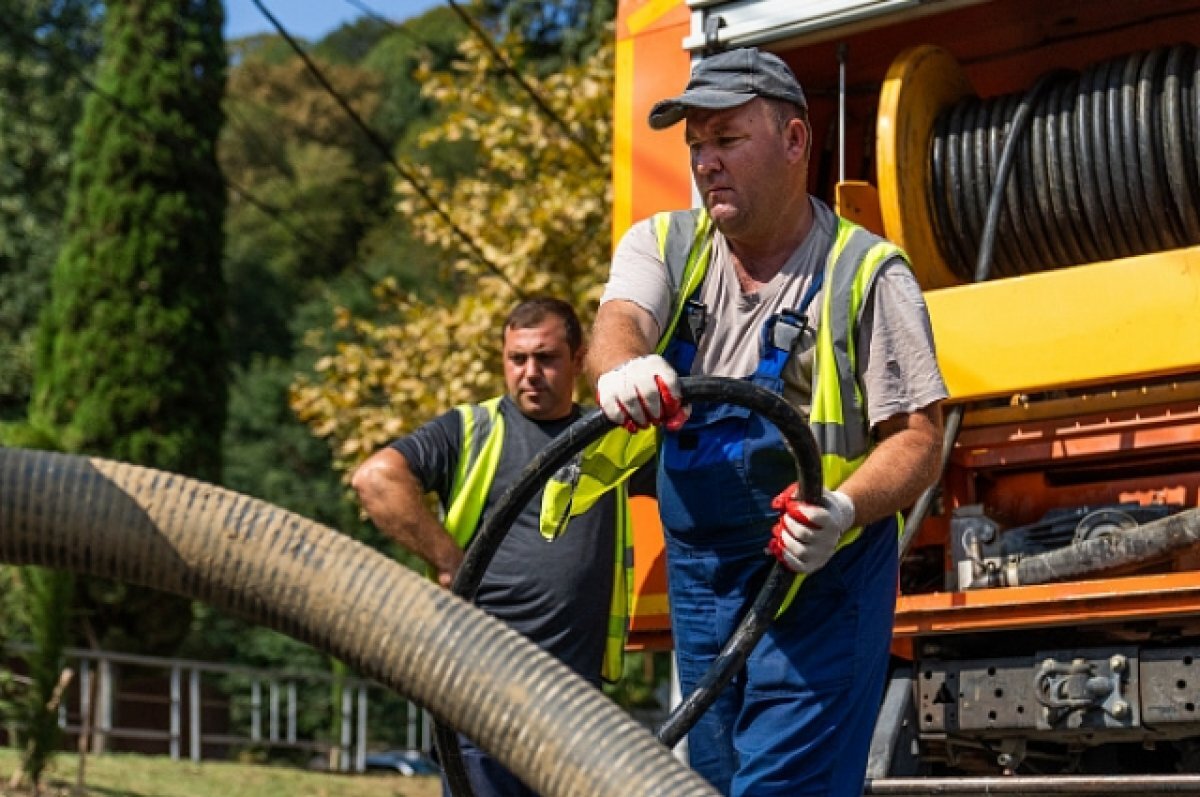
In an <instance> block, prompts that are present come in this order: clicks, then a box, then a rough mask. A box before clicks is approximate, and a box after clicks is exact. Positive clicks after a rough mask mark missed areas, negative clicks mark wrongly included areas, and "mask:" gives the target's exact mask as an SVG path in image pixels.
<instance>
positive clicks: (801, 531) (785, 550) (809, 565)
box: [767, 484, 854, 574]
mask: <svg viewBox="0 0 1200 797" xmlns="http://www.w3.org/2000/svg"><path fill="white" fill-rule="evenodd" d="M821 502H822V504H823V505H819V504H809V503H805V502H804V501H802V500H800V498H799V497H798V494H797V490H796V485H795V484H793V485H791V486H790V487H788V488H787V489H786V490H784V491H783V492H781V493H780V494H779V495H777V496H775V500H773V501H772V502H771V507H772V508H773V509H778V510H779V511H780V513H781V514H780V516H779V521H778V522H777V523H776V524H775V528H773V529H772V530H771V533H772V535H773V536H772V539H771V542H770V543H768V545H767V551H768V553H770V554H771V555H772V556H774V557H775V558H776V559H778V560H779V561H780V562H782V563H783V565H784V566H785V567H787V568H788V569H789V570H791V571H792V572H793V573H806V574H811V573H815V572H817V571H818V570H820V569H821V568H822V567H824V566H825V565H826V563H827V562H829V559H830V558H831V557H832V556H833V552H834V551H835V550H836V549H837V543H838V540H839V539H841V536H842V535H843V534H845V533H846V531H847V530H849V529H850V528H851V527H852V526H853V525H854V502H853V501H851V500H850V497H849V496H848V495H846V494H845V493H842V492H838V491H837V490H825V492H824V494H823V495H822V498H821Z"/></svg>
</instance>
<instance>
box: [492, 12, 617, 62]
mask: <svg viewBox="0 0 1200 797" xmlns="http://www.w3.org/2000/svg"><path fill="white" fill-rule="evenodd" d="M476 8H477V9H479V11H480V12H481V13H482V14H483V16H484V18H485V19H486V20H489V21H490V22H491V25H492V27H494V28H495V29H496V30H498V31H500V32H501V33H502V34H504V35H506V36H507V37H510V38H513V39H518V40H520V41H521V42H522V45H523V46H522V49H523V52H524V53H525V54H526V56H527V57H528V58H529V59H530V61H531V62H533V63H536V64H538V65H540V67H541V68H542V69H545V70H557V69H561V68H563V67H564V66H565V65H567V64H572V63H579V62H580V61H582V60H585V59H587V58H589V57H591V55H592V54H593V53H594V52H595V51H596V49H597V48H598V47H599V46H601V43H603V42H604V41H605V40H606V31H607V28H608V26H609V25H610V24H611V23H612V20H613V17H614V15H615V13H616V0H479V2H478V3H477V5H476Z"/></svg>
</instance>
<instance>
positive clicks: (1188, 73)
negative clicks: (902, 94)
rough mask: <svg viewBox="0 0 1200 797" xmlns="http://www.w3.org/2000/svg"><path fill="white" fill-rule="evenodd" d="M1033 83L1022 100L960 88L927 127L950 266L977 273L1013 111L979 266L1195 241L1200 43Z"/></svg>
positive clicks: (965, 274) (1007, 268)
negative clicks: (990, 231) (1000, 198)
mask: <svg viewBox="0 0 1200 797" xmlns="http://www.w3.org/2000/svg"><path fill="white" fill-rule="evenodd" d="M1042 81H1044V82H1045V83H1046V85H1045V87H1044V89H1043V90H1041V91H1040V92H1039V94H1038V97H1037V100H1036V102H1035V103H1034V104H1033V105H1032V107H1030V106H1029V105H1028V104H1027V103H1026V98H1027V97H1028V95H1024V96H1023V95H1021V94H1009V95H1003V96H999V97H994V98H989V99H980V98H977V97H968V98H966V99H964V100H962V101H960V102H958V103H956V104H954V105H952V106H951V107H949V108H946V109H944V110H943V111H942V113H941V114H940V115H939V116H938V119H937V120H936V122H935V126H934V133H933V140H932V142H931V145H930V156H929V170H930V180H929V185H928V189H927V193H928V199H929V203H930V207H931V209H932V211H933V214H932V215H933V219H934V226H935V228H936V233H937V235H936V236H935V237H936V238H937V239H938V240H939V241H941V242H942V244H941V248H942V254H943V256H944V257H945V258H946V260H947V262H948V264H949V266H950V268H951V270H952V271H953V272H954V273H955V274H956V275H957V276H958V277H959V278H961V279H962V280H963V281H964V282H970V281H973V280H975V279H977V276H978V275H977V274H976V273H975V271H976V270H977V266H978V261H979V258H978V254H977V253H978V252H979V250H980V247H981V245H982V239H983V233H984V226H985V223H986V219H985V209H986V208H987V207H988V204H989V200H988V197H990V196H992V195H993V193H994V191H995V189H996V186H997V185H1001V184H1002V181H1001V180H1000V179H999V173H998V172H999V163H998V160H997V155H998V153H999V147H998V144H999V142H1007V141H1008V140H1009V139H1010V138H1011V136H1012V130H1013V128H1014V121H1015V116H1016V114H1017V113H1018V112H1021V111H1024V112H1026V113H1029V114H1030V115H1031V118H1030V121H1029V123H1028V127H1029V132H1028V135H1026V136H1025V137H1024V138H1023V140H1022V141H1021V142H1020V143H1019V145H1018V146H1017V148H1016V152H1015V153H1014V154H1013V155H1012V157H1013V158H1014V163H1013V167H1012V169H1013V174H1012V178H1011V179H1010V180H1009V181H1008V182H1007V185H1006V186H1005V188H1004V191H1005V197H1006V202H1005V203H1004V205H1003V207H1002V209H1001V211H1000V216H999V220H998V229H997V232H996V236H997V238H998V243H993V244H991V245H994V246H995V247H996V251H995V255H994V261H993V262H992V263H991V265H990V268H989V272H990V273H993V274H995V275H996V276H1000V277H1005V276H1017V275H1022V274H1028V273H1032V272H1034V271H1041V270H1048V269H1054V268H1061V267H1064V266H1069V265H1075V264H1078V263H1085V262H1093V261H1098V260H1113V259H1117V258H1121V257H1129V256H1132V255H1139V254H1146V253H1149V252H1156V251H1162V250H1164V249H1172V248H1177V247H1181V246H1193V245H1196V244H1200V211H1198V208H1200V170H1198V164H1200V157H1197V155H1200V137H1198V136H1197V131H1198V130H1200V91H1198V90H1197V89H1198V87H1200V51H1198V50H1197V48H1196V47H1195V46H1193V45H1190V44H1179V45H1175V46H1173V47H1165V48H1159V49H1155V50H1150V51H1146V52H1138V53H1133V54H1130V55H1126V56H1122V57H1119V58H1113V59H1109V60H1106V61H1103V62H1100V63H1098V64H1095V65H1093V66H1091V67H1088V68H1087V69H1085V70H1084V71H1083V72H1082V73H1078V72H1065V71H1064V72H1055V73H1051V74H1050V75H1048V76H1044V77H1043V78H1042ZM1026 109H1028V110H1026ZM972 253H976V255H975V257H972ZM972 261H974V265H975V266H976V268H972V265H973V264H972Z"/></svg>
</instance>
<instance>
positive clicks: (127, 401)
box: [30, 0, 227, 652]
mask: <svg viewBox="0 0 1200 797" xmlns="http://www.w3.org/2000/svg"><path fill="white" fill-rule="evenodd" d="M222 22H223V12H222V6H221V3H220V1H219V0H193V2H189V3H185V4H180V3H177V2H171V1H170V0H126V1H125V2H122V3H109V4H108V5H107V8H106V10H105V15H104V28H103V37H104V44H103V50H102V53H101V57H100V59H99V66H98V72H97V76H96V78H95V84H96V86H97V91H95V92H93V93H91V94H90V95H89V96H88V98H87V100H86V103H85V108H84V112H83V118H82V120H81V122H80V123H79V125H78V127H77V129H76V131H75V144H74V150H73V156H72V157H73V161H72V168H71V179H70V192H69V196H68V206H67V213H66V220H65V224H64V229H65V230H66V231H67V237H66V240H65V242H64V244H63V248H62V251H61V253H60V255H59V257H58V260H57V262H56V263H55V266H54V271H53V275H52V278H51V298H50V301H49V303H48V305H47V306H46V307H45V309H44V311H43V314H42V317H41V323H40V326H39V330H38V342H37V360H36V366H37V367H36V374H35V380H34V393H33V397H32V400H31V406H30V419H31V421H32V423H33V425H34V426H35V427H37V428H44V429H49V430H52V431H53V432H54V434H55V437H56V438H57V440H58V442H59V444H60V445H61V447H62V448H64V449H65V450H67V451H69V452H73V453H87V454H98V455H102V456H107V457H112V458H116V459H121V460H125V461H129V462H135V463H138V464H142V465H149V466H153V467H158V468H162V469H165V470H169V471H173V472H178V473H184V474H187V475H191V476H195V477H198V478H202V479H207V480H210V481H216V480H218V479H219V477H220V466H221V452H220V439H221V430H222V428H223V426H224V421H225V404H226V393H227V391H226V360H225V357H226V354H225V345H224V340H225V335H224V333H223V321H224V307H225V290H224V283H223V280H222V274H221V249H222V227H221V225H222V215H223V212H224V204H225V200H224V197H225V193H224V185H223V181H222V178H221V174H220V171H219V169H218V167H217V161H216V140H217V133H218V131H219V130H220V127H221V119H222V117H221V107H220V102H221V96H222V92H223V90H224V84H225V54H224V46H223V41H222V38H221V26H222ZM80 593H81V594H80V601H81V602H82V603H83V604H84V606H85V609H86V611H87V614H86V621H87V622H90V623H91V626H92V628H93V629H94V630H95V633H96V637H97V638H98V640H99V641H100V644H101V645H103V646H106V647H120V648H124V649H127V650H141V651H146V652H164V651H169V650H171V649H173V648H174V646H175V645H177V644H178V642H179V640H180V639H181V638H182V636H183V635H184V634H185V633H186V632H187V630H188V627H189V619H190V614H191V613H190V604H189V602H188V601H185V600H183V599H180V598H169V597H168V596H164V595H161V594H159V593H151V592H150V591H148V590H145V589H143V588H139V587H134V586H131V585H126V584H119V583H112V582H107V581H104V580H100V579H89V580H86V581H85V582H84V586H83V588H82V589H81V590H80Z"/></svg>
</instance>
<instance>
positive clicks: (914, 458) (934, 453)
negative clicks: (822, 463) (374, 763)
mask: <svg viewBox="0 0 1200 797" xmlns="http://www.w3.org/2000/svg"><path fill="white" fill-rule="evenodd" d="M877 432H878V434H879V436H880V442H879V444H878V445H877V446H876V447H875V448H874V450H872V451H871V454H870V456H868V457H867V460H866V462H864V463H863V464H862V467H860V468H859V469H858V470H856V471H855V472H854V473H853V474H852V475H851V476H850V478H848V479H847V480H846V481H845V482H844V483H843V484H842V485H841V486H840V487H839V488H838V489H839V490H840V491H842V492H843V493H845V494H846V495H848V496H850V498H851V500H853V501H854V508H855V513H854V514H855V525H859V526H862V525H866V524H867V523H872V522H874V521H876V520H879V519H881V518H884V517H887V516H888V515H892V514H895V513H896V512H898V511H900V510H902V509H904V508H905V507H908V506H911V505H912V504H913V502H914V501H916V500H917V497H918V496H920V494H921V492H922V491H923V490H925V488H926V487H928V486H929V485H931V484H933V483H934V481H936V480H937V478H938V467H939V465H940V463H941V452H942V411H941V407H940V406H939V405H937V404H933V405H931V406H928V407H925V408H923V409H920V410H917V411H916V412H913V413H909V414H904V415H897V416H894V417H892V418H889V419H887V420H886V421H884V422H883V423H880V424H879V425H878V427H877Z"/></svg>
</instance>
